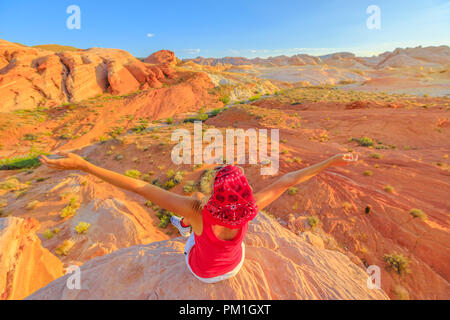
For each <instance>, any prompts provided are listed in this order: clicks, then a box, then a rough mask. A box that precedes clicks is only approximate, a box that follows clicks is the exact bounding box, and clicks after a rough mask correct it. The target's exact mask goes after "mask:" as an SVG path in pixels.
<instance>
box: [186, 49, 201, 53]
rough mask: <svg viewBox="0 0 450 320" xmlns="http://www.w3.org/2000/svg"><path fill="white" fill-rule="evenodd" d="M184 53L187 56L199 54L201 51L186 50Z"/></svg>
mask: <svg viewBox="0 0 450 320" xmlns="http://www.w3.org/2000/svg"><path fill="white" fill-rule="evenodd" d="M183 52H184V53H186V54H199V53H200V49H184V50H183Z"/></svg>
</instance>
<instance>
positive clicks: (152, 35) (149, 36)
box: [147, 33, 155, 38]
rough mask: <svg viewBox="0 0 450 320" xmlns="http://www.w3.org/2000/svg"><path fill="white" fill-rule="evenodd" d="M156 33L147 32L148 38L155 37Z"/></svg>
mask: <svg viewBox="0 0 450 320" xmlns="http://www.w3.org/2000/svg"><path fill="white" fill-rule="evenodd" d="M154 36H155V35H154V34H153V33H147V37H148V38H153V37H154Z"/></svg>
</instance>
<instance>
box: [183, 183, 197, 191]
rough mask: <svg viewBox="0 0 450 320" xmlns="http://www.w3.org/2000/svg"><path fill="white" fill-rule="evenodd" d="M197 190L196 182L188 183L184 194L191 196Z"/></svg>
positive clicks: (184, 187) (184, 188)
mask: <svg viewBox="0 0 450 320" xmlns="http://www.w3.org/2000/svg"><path fill="white" fill-rule="evenodd" d="M195 190H196V188H195V182H194V181H192V180H191V181H187V182H186V184H185V185H184V186H183V192H184V193H185V194H191V193H193V192H194V191H195Z"/></svg>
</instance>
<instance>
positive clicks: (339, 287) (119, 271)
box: [28, 214, 388, 300]
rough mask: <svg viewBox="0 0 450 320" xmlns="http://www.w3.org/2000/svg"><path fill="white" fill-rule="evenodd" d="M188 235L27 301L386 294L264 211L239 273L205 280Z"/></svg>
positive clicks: (130, 253) (90, 269) (127, 253)
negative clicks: (193, 266) (196, 269)
mask: <svg viewBox="0 0 450 320" xmlns="http://www.w3.org/2000/svg"><path fill="white" fill-rule="evenodd" d="M184 242H185V240H183V239H181V238H176V239H172V240H166V241H161V242H155V243H152V244H149V245H139V246H134V247H130V248H126V249H121V250H118V251H116V252H114V253H112V254H109V255H107V256H103V257H99V258H95V259H93V260H90V261H89V262H87V263H85V264H84V265H83V266H81V289H79V290H76V289H73V290H70V289H68V288H67V286H66V281H67V279H66V278H67V276H64V277H61V278H59V279H57V280H55V281H53V282H52V283H51V284H49V285H48V286H46V287H44V288H42V289H40V290H38V291H37V292H35V293H34V294H32V295H31V296H29V297H28V299H32V300H39V299H388V297H387V296H386V294H385V293H384V292H383V291H381V290H370V289H368V288H367V284H366V281H367V274H366V273H365V271H364V270H363V269H361V268H360V267H359V266H357V265H355V264H353V263H352V262H351V261H350V260H349V258H348V257H346V256H345V255H343V254H341V253H339V252H335V251H329V250H324V249H322V248H318V247H314V246H313V245H310V244H308V243H307V242H305V241H304V240H302V239H301V238H299V237H298V236H296V235H295V234H293V233H292V232H290V231H288V230H287V229H285V228H283V227H282V226H281V225H279V224H278V222H276V221H275V220H272V219H270V218H269V217H268V216H266V215H265V214H260V215H259V216H258V217H257V218H256V219H255V220H254V221H253V222H252V223H251V225H250V228H249V232H248V234H247V236H246V239H245V244H246V260H245V263H244V266H243V268H242V270H241V271H240V272H239V274H238V275H237V276H236V277H235V278H233V279H231V280H227V281H224V282H221V283H218V284H204V283H202V282H200V281H198V280H197V279H196V278H194V276H192V275H191V274H190V273H189V271H188V270H187V268H186V265H185V262H184V255H183V248H184Z"/></svg>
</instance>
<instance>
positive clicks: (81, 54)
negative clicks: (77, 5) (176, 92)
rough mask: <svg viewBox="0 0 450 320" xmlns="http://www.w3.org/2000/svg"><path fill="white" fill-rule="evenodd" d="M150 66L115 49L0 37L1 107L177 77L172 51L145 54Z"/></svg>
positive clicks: (49, 102)
mask: <svg viewBox="0 0 450 320" xmlns="http://www.w3.org/2000/svg"><path fill="white" fill-rule="evenodd" d="M148 60H149V61H151V63H153V64H156V65H149V64H146V63H143V62H141V61H139V60H138V59H136V58H134V57H133V56H132V55H131V54H129V53H128V52H126V51H123V50H118V49H103V48H92V49H89V50H80V51H63V52H59V53H55V52H51V51H46V50H42V49H36V48H30V47H26V46H20V45H17V44H14V43H11V42H8V41H4V40H0V96H1V97H2V104H1V106H0V109H1V111H10V110H15V109H31V108H34V107H36V106H39V105H41V106H54V105H57V104H61V103H64V102H76V101H81V100H84V99H88V98H91V97H93V96H96V95H99V94H103V93H111V94H114V95H122V94H127V93H131V92H135V91H137V90H139V89H148V88H159V87H161V86H162V84H163V82H164V81H165V79H166V78H167V79H173V78H175V77H176V73H175V71H174V70H173V69H172V66H173V65H174V64H175V63H176V57H175V55H174V53H173V52H170V51H167V50H163V51H159V52H156V53H155V54H153V55H151V56H150V57H149V58H148Z"/></svg>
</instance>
